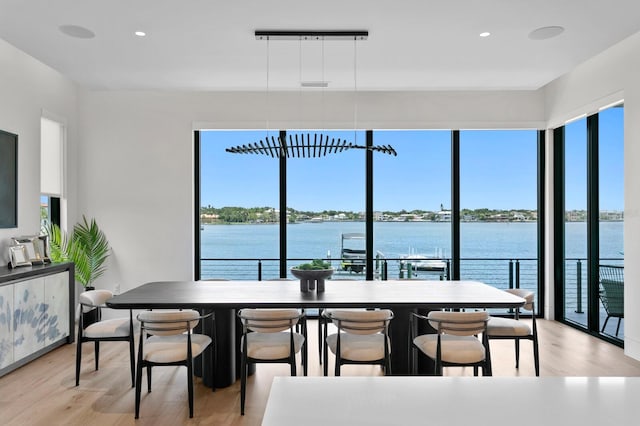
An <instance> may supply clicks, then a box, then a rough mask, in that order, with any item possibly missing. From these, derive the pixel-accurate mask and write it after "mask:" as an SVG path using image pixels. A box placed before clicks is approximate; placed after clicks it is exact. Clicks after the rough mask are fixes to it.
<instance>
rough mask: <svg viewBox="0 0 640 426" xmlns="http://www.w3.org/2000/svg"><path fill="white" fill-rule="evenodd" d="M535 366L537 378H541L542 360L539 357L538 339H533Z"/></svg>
mask: <svg viewBox="0 0 640 426" xmlns="http://www.w3.org/2000/svg"><path fill="white" fill-rule="evenodd" d="M533 365H534V367H535V369H536V376H540V358H539V355H538V339H533Z"/></svg>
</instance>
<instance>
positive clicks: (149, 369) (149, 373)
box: [147, 364, 151, 392]
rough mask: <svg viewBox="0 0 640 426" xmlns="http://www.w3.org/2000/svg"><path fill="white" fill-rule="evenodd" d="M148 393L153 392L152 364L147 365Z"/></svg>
mask: <svg viewBox="0 0 640 426" xmlns="http://www.w3.org/2000/svg"><path fill="white" fill-rule="evenodd" d="M147 392H151V364H149V365H147Z"/></svg>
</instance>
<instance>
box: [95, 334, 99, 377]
mask: <svg viewBox="0 0 640 426" xmlns="http://www.w3.org/2000/svg"><path fill="white" fill-rule="evenodd" d="M95 355H96V371H97V370H98V365H99V363H100V341H99V340H96V341H95Z"/></svg>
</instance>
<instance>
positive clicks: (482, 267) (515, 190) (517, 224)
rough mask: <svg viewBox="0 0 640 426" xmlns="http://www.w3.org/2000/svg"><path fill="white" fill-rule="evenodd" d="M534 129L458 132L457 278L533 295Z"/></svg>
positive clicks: (535, 223)
mask: <svg viewBox="0 0 640 426" xmlns="http://www.w3.org/2000/svg"><path fill="white" fill-rule="evenodd" d="M537 149H538V132H537V131H536V130H462V131H460V206H461V210H460V222H461V223H460V258H461V260H460V277H461V278H462V279H475V280H479V281H483V282H486V283H489V284H491V285H494V286H495V287H498V288H502V289H506V288H514V287H516V288H524V289H528V290H531V291H534V292H535V293H536V295H538V291H537V290H538V202H537V196H538V185H537V182H538V179H537V177H538V170H537V167H538V161H537Z"/></svg>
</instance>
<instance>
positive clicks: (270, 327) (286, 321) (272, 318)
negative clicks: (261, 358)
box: [238, 309, 301, 333]
mask: <svg viewBox="0 0 640 426" xmlns="http://www.w3.org/2000/svg"><path fill="white" fill-rule="evenodd" d="M300 316H301V314H300V312H299V311H298V310H297V309H241V310H240V311H239V312H238V317H240V320H241V321H242V324H243V326H244V327H245V328H246V329H247V330H251V331H257V332H260V333H278V332H280V331H284V330H287V329H291V328H292V327H293V326H295V325H296V324H297V323H298V320H299V319H300Z"/></svg>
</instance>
